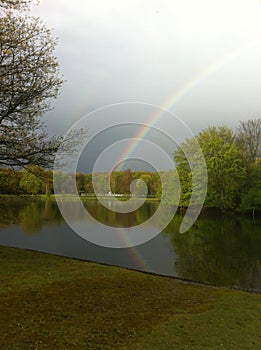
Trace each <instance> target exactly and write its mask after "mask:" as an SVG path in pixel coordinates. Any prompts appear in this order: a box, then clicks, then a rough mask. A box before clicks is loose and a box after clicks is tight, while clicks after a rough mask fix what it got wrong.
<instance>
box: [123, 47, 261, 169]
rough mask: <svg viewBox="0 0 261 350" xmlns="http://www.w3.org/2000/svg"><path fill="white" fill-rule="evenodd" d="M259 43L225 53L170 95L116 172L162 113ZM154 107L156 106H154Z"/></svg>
mask: <svg viewBox="0 0 261 350" xmlns="http://www.w3.org/2000/svg"><path fill="white" fill-rule="evenodd" d="M260 43H261V41H254V42H251V43H250V44H248V45H244V46H241V47H240V48H238V49H236V50H233V51H231V52H229V53H227V54H226V55H225V56H224V57H223V58H221V59H219V60H217V61H215V62H213V63H211V64H210V65H208V66H207V67H205V68H204V69H203V70H201V71H200V72H199V73H197V74H195V75H194V76H193V77H192V78H191V79H190V80H189V81H187V82H185V83H184V84H183V85H181V86H180V88H179V89H178V90H176V91H174V93H171V94H170V95H169V96H168V98H167V99H166V100H165V101H164V102H163V103H162V105H161V106H158V109H160V111H158V112H156V113H155V114H153V115H152V116H151V118H150V120H149V122H148V123H147V125H144V126H143V127H142V128H141V129H140V130H139V131H138V132H137V134H136V135H135V136H133V142H132V143H131V144H130V145H129V147H128V148H126V149H125V150H124V152H123V154H122V159H123V162H122V163H121V164H120V165H119V166H118V167H117V170H123V168H124V165H125V163H126V161H127V160H128V159H129V158H131V154H132V153H133V152H134V150H135V149H136V147H137V146H138V144H139V140H141V139H145V138H146V136H147V135H148V134H149V132H150V130H151V128H152V127H153V126H154V125H155V124H156V123H157V121H158V120H160V118H161V117H162V116H163V115H164V113H166V112H168V111H170V112H171V110H172V109H173V108H174V107H175V105H176V104H177V103H178V102H179V101H180V100H182V99H183V98H184V97H185V96H187V95H188V94H189V93H190V91H191V90H193V89H194V88H196V87H197V86H198V85H200V84H201V83H202V82H204V81H205V80H207V79H208V78H209V77H210V76H212V75H213V74H215V73H216V72H217V71H219V70H220V69H221V68H223V67H224V66H226V65H227V64H229V63H231V62H233V61H234V60H235V59H236V58H238V57H239V56H240V55H241V54H243V53H244V52H246V51H248V50H249V49H250V48H252V47H254V46H257V45H258V44H259V45H260ZM155 107H156V106H155Z"/></svg>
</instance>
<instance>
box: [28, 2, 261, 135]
mask: <svg viewBox="0 0 261 350" xmlns="http://www.w3.org/2000/svg"><path fill="white" fill-rule="evenodd" d="M33 14H36V15H38V16H40V17H42V18H43V19H44V21H45V22H46V24H47V25H48V26H49V27H52V28H54V34H55V35H56V36H57V37H58V38H59V44H58V46H57V50H56V53H57V56H58V58H59V62H60V66H61V71H62V73H63V75H64V79H65V80H66V83H65V84H64V86H63V88H62V90H61V95H60V97H59V99H58V100H57V101H56V102H55V109H54V110H53V111H52V112H51V113H49V115H48V125H49V126H50V128H51V129H52V130H53V131H55V132H57V131H62V132H64V131H65V130H67V128H68V127H69V126H70V125H71V124H72V123H74V122H75V121H77V120H78V119H79V118H80V117H81V116H82V115H84V114H86V113H87V112H89V111H92V110H93V109H95V108H97V107H102V106H105V105H107V104H111V103H117V102H125V101H138V102H139V101H140V102H146V103H152V104H156V105H160V106H164V107H166V108H168V109H170V110H171V111H173V112H174V113H176V114H177V115H178V116H179V117H180V118H182V119H183V120H184V121H185V122H186V123H187V124H188V125H189V126H190V127H191V128H192V130H193V131H195V132H197V131H199V130H201V129H203V128H205V127H207V126H209V125H213V124H226V125H229V126H232V127H234V126H236V125H237V124H238V121H239V120H246V119H249V118H255V117H258V116H260V111H261V98H260V97H261V96H260V95H261V21H260V18H261V1H259V0H219V1H217V0H198V1H194V0H182V1H181V0H161V1H159V0H143V1H138V0H124V1H122V0H110V1H108V0H95V1H94V0H85V1H82V0H74V1H71V0H41V1H40V5H39V6H38V7H35V8H34V9H33Z"/></svg>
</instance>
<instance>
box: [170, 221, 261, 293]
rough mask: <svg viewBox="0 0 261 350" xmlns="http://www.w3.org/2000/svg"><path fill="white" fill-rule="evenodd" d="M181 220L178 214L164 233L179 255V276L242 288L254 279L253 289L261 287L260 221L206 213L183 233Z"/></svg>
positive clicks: (246, 286)
mask: <svg viewBox="0 0 261 350" xmlns="http://www.w3.org/2000/svg"><path fill="white" fill-rule="evenodd" d="M182 219H183V217H182V216H180V215H176V216H175V217H174V219H173V220H172V222H171V223H170V224H169V225H168V227H167V228H166V229H165V230H164V233H163V234H164V235H168V236H169V239H170V242H171V244H172V246H173V249H174V251H175V253H176V254H177V256H178V259H177V260H176V261H175V269H176V271H178V274H179V276H180V277H184V278H188V279H191V280H195V281H200V282H207V283H210V284H217V285H226V286H237V287H243V288H248V287H249V286H250V282H247V281H252V282H251V283H252V284H253V286H254V285H255V287H253V286H252V288H257V287H258V285H259V286H260V281H259V282H258V281H257V279H258V277H260V274H261V266H260V256H261V235H260V233H261V232H260V231H261V230H260V220H259V222H257V221H256V223H254V222H253V221H251V220H249V219H248V218H244V217H222V216H213V215H208V216H206V215H204V216H201V217H200V218H199V219H198V220H197V222H196V223H195V224H194V226H193V227H192V228H191V229H190V230H189V231H187V232H186V233H183V234H180V233H179V227H180V224H181V222H182ZM253 274H254V276H253ZM250 275H251V277H250ZM252 277H253V278H254V280H256V282H257V283H255V282H254V283H253V279H252Z"/></svg>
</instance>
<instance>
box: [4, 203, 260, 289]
mask: <svg viewBox="0 0 261 350" xmlns="http://www.w3.org/2000/svg"><path fill="white" fill-rule="evenodd" d="M84 204H85V207H86V208H87V209H88V211H89V213H91V215H92V216H94V217H95V218H96V219H97V220H98V221H99V222H102V223H104V224H106V225H110V226H115V227H130V226H133V225H138V224H140V223H142V222H144V221H146V220H147V219H148V218H149V217H151V215H152V214H153V213H154V212H155V210H156V209H157V205H158V204H157V203H153V202H149V203H146V204H145V205H143V206H142V207H141V208H140V209H139V210H136V211H135V212H133V213H130V214H119V213H113V212H112V211H109V210H107V209H105V208H104V207H103V206H102V205H101V204H99V203H98V202H97V201H96V200H89V201H85V202H84ZM65 205H68V206H69V207H70V210H71V211H72V214H73V215H74V219H75V220H79V221H80V220H81V218H80V217H78V218H77V213H73V210H74V209H73V208H74V205H73V201H72V200H67V201H66V202H65ZM166 210H167V209H166ZM0 218H1V219H0V244H1V245H7V246H13V247H22V248H29V249H34V250H39V251H43V252H48V253H53V254H58V255H64V256H69V257H74V258H79V259H84V260H91V261H97V262H103V263H107V264H112V265H120V266H124V267H129V268H134V269H138V270H142V271H149V272H155V273H158V274H163V275H170V276H177V277H181V278H185V279H189V280H193V281H198V282H204V283H210V284H213V285H220V286H228V287H236V288H243V289H248V290H252V291H259V292H261V226H260V223H261V221H260V219H258V218H256V219H255V221H253V219H252V218H251V217H250V218H247V217H241V216H240V217H238V216H236V217H222V216H217V215H213V214H212V215H210V214H208V215H202V216H201V217H200V218H199V219H198V220H197V222H196V223H195V224H194V225H193V227H192V228H191V229H190V230H189V231H188V232H186V233H183V234H180V233H179V226H180V224H181V222H182V216H180V215H175V217H174V219H173V220H172V221H171V223H170V224H169V225H168V226H167V227H166V228H165V229H164V231H163V232H161V234H159V235H157V236H156V237H155V238H153V239H151V240H150V241H149V242H147V243H144V244H142V245H139V246H137V247H134V248H122V249H117V248H106V247H101V246H98V245H95V244H93V243H90V242H88V241H86V240H84V239H83V238H81V237H80V236H79V235H77V234H76V233H75V232H74V231H73V230H72V229H71V228H70V227H69V226H68V225H67V224H66V223H65V221H64V219H63V217H62V216H61V214H60V212H59V209H58V207H57V205H56V203H55V202H54V201H53V200H47V201H43V200H42V201H39V200H38V201H37V200H33V201H32V200H28V199H27V200H25V199H21V198H16V199H10V198H8V199H5V200H1V202H0ZM85 225H87V226H86V227H87V229H89V230H92V229H93V226H90V227H88V222H87V223H86V222H85ZM97 225H98V224H97Z"/></svg>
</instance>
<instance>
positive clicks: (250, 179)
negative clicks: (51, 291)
mask: <svg viewBox="0 0 261 350" xmlns="http://www.w3.org/2000/svg"><path fill="white" fill-rule="evenodd" d="M195 142H197V143H198V144H199V145H200V148H201V150H202V153H203V155H204V158H205V161H206V166H207V172H208V186H207V196H206V199H205V206H206V207H214V208H218V209H220V210H234V209H236V208H249V209H250V208H251V209H254V208H260V207H261V150H260V148H261V120H260V119H255V120H248V121H246V122H240V124H239V127H238V129H237V130H236V132H233V130H232V129H230V128H228V127H225V126H221V127H209V128H207V129H205V130H203V131H201V132H200V133H199V135H198V136H196V137H194V138H192V139H189V140H186V141H185V142H184V143H183V144H182V145H181V146H180V147H179V148H178V149H177V150H176V151H175V152H174V160H175V163H176V168H177V172H171V171H164V172H161V173H160V174H158V173H154V172H145V171H131V170H130V169H128V170H125V171H115V172H113V173H112V174H110V175H109V174H108V173H99V174H96V175H95V191H94V188H93V175H92V174H84V173H77V174H76V187H77V190H76V191H75V189H74V187H73V186H72V183H73V180H74V175H72V174H65V173H56V174H55V178H56V192H58V193H75V192H78V193H79V194H87V195H93V194H94V192H96V193H98V194H110V192H112V193H116V194H117V193H118V194H127V195H128V194H130V193H131V187H130V184H131V183H132V182H133V181H134V186H133V188H132V191H134V193H135V194H136V195H137V196H139V195H142V193H143V192H142V189H143V185H144V183H145V184H146V185H147V189H148V196H151V197H159V198H160V197H161V193H162V185H163V186H165V188H166V189H167V190H165V193H166V195H165V196H164V198H163V200H164V201H165V203H167V204H170V205H179V206H181V207H185V208H186V207H187V206H188V205H189V204H190V197H191V193H192V191H193V188H192V177H193V176H194V186H196V187H197V189H198V191H200V188H201V187H202V184H201V183H200V182H201V176H200V172H201V169H200V167H198V168H197V157H198V154H197V150H198V148H197V147H195ZM185 154H190V158H191V159H192V161H193V163H194V165H193V171H192V170H191V165H190V164H189V162H188V160H187V158H186V156H185ZM195 174H196V176H195ZM161 179H162V182H163V183H161ZM177 182H180V185H181V197H180V199H179V201H178V203H176V202H175V198H177V196H175V191H176V188H177V187H175V185H176V184H177ZM53 192H54V189H53V173H52V172H51V171H45V170H44V169H42V168H40V167H37V166H31V167H28V168H27V169H23V170H21V171H15V170H13V169H6V168H3V169H0V193H5V194H25V193H26V194H51V193H53ZM199 198H200V194H199ZM194 204H197V203H194Z"/></svg>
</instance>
